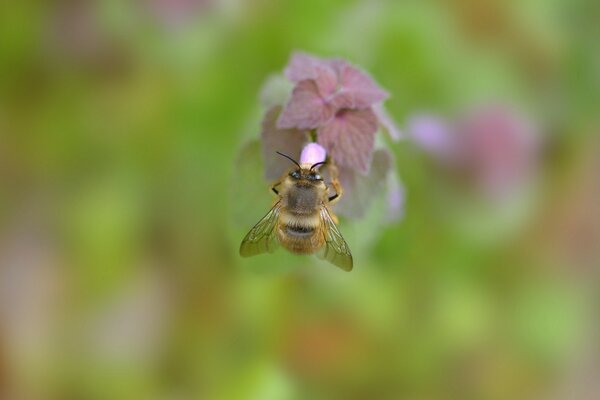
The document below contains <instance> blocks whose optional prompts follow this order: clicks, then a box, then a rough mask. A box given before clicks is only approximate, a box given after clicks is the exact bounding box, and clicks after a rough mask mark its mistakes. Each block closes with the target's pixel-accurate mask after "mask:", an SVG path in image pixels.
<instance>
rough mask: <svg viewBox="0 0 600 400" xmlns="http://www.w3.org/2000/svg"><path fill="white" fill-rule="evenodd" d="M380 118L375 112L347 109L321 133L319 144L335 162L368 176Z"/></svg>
mask: <svg viewBox="0 0 600 400" xmlns="http://www.w3.org/2000/svg"><path fill="white" fill-rule="evenodd" d="M376 132H377V117H376V116H375V113H374V112H373V111H372V110H371V109H365V110H343V111H340V112H338V113H337V114H336V116H335V117H334V118H333V119H331V120H330V121H329V122H328V123H327V124H325V125H323V126H321V127H319V129H318V130H317V140H318V142H319V143H320V144H321V145H322V146H323V147H325V148H326V149H327V151H328V153H329V154H330V155H331V156H332V157H333V159H334V161H335V162H336V163H337V164H338V165H340V166H344V167H349V168H354V169H357V170H359V171H361V172H362V173H365V174H366V173H367V172H368V171H369V167H370V165H371V156H372V152H373V147H374V145H375V133H376Z"/></svg>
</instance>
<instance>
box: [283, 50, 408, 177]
mask: <svg viewBox="0 0 600 400" xmlns="http://www.w3.org/2000/svg"><path fill="white" fill-rule="evenodd" d="M284 73H285V76H286V77H287V78H288V79H289V80H291V81H292V82H294V83H295V87H294V89H293V91H292V95H291V98H290V99H289V101H288V102H287V103H286V104H285V106H284V108H283V111H282V112H281V115H280V116H279V118H278V120H277V128H279V129H300V130H315V131H316V136H317V141H318V143H319V144H321V145H322V146H323V147H325V148H326V149H327V151H328V153H329V154H330V155H331V156H332V157H333V159H334V160H335V161H336V162H337V163H338V164H339V165H343V166H346V167H350V168H353V169H356V170H359V171H361V172H362V173H364V174H366V173H367V172H368V171H369V167H370V163H371V157H372V153H373V150H374V144H375V134H376V133H377V130H378V128H379V126H380V125H384V127H385V128H386V130H387V131H388V132H389V133H390V136H392V138H393V139H397V138H398V136H399V134H398V132H399V131H398V129H397V128H396V127H395V126H394V124H393V122H392V121H391V119H390V118H389V116H388V115H387V113H386V112H385V110H384V109H383V106H382V105H381V102H382V101H383V100H385V99H386V98H387V97H388V93H387V92H386V91H384V90H383V89H381V88H380V87H379V86H378V85H377V84H376V83H375V81H373V79H372V78H371V77H370V76H369V75H367V74H366V73H365V72H363V71H361V70H359V69H358V68H356V67H354V66H352V65H351V64H349V63H348V62H346V61H344V60H340V59H319V58H317V57H314V56H311V55H308V54H305V53H294V54H293V55H292V58H291V60H290V62H289V64H288V66H287V68H286V69H285V72H284ZM373 107H376V108H375V109H374V108H373Z"/></svg>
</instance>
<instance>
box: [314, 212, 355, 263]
mask: <svg viewBox="0 0 600 400" xmlns="http://www.w3.org/2000/svg"><path fill="white" fill-rule="evenodd" d="M320 213H321V222H322V230H323V235H325V245H324V246H323V248H322V249H321V250H320V251H319V253H317V256H318V257H319V258H322V259H324V260H327V261H329V262H330V263H332V264H333V265H336V266H338V267H340V268H341V269H343V270H345V271H351V270H352V264H353V263H352V254H351V253H350V248H349V247H348V244H347V243H346V241H345V240H344V238H343V237H342V234H341V233H340V231H339V230H338V228H337V226H336V225H335V222H333V219H332V218H331V215H330V214H329V211H328V210H327V208H326V207H321V211H320Z"/></svg>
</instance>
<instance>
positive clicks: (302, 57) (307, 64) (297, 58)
mask: <svg viewBox="0 0 600 400" xmlns="http://www.w3.org/2000/svg"><path fill="white" fill-rule="evenodd" d="M319 65H324V62H323V61H321V60H320V59H318V58H317V57H314V56H312V55H310V54H307V53H303V52H300V51H295V52H294V53H292V57H291V58H290V61H289V62H288V65H287V66H286V67H285V70H284V71H283V73H284V75H285V77H286V78H288V79H289V80H291V81H292V82H300V81H303V80H306V79H316V78H317V71H316V70H315V67H316V66H319Z"/></svg>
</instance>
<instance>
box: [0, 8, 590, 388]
mask: <svg viewBox="0 0 600 400" xmlns="http://www.w3.org/2000/svg"><path fill="white" fill-rule="evenodd" d="M598 4H600V3H598V2H594V1H593V0H589V1H584V0H574V1H573V0H525V1H502V0H483V1H481V0H458V1H450V0H439V1H432V2H425V1H392V0H390V1H383V0H382V1H378V0H373V1H369V0H361V1H339V0H336V1H329V2H323V1H316V0H298V1H287V2H285V1H275V0H246V1H242V0H223V1H217V0H197V1H193V0H137V1H131V2H122V1H117V0H105V1H98V2H91V1H89V2H88V1H83V0H82V1H79V0H65V1H49V2H35V1H13V2H3V3H2V4H1V5H0V396H1V397H2V398H3V399H4V398H6V399H466V400H467V399H561V400H562V399H582V400H583V399H585V400H589V399H593V398H599V397H600V384H599V381H598V376H600V346H599V345H598V342H599V339H600V338H599V331H598V313H597V310H598V308H597V307H598V305H599V299H598V290H597V289H598V278H599V276H598V267H599V266H600V213H599V212H598V204H600V163H599V161H598V160H600V137H599V135H598V133H599V130H600V119H599V115H600V113H599V111H600V106H599V103H600V73H599V71H600V24H599V23H598V21H599V20H600V7H599V5H598ZM296 49H299V50H305V51H309V52H312V53H314V54H317V55H319V56H324V57H331V56H339V57H343V58H346V59H348V60H350V61H352V62H354V63H356V64H358V65H360V66H362V67H364V68H365V69H366V70H368V71H369V72H370V73H371V74H372V75H373V76H374V77H375V79H376V80H377V81H378V82H379V83H380V84H381V85H382V86H383V87H384V88H386V89H387V90H388V91H389V92H390V93H391V94H392V97H391V99H390V100H389V101H388V102H387V107H388V110H389V112H390V114H392V115H393V116H394V117H395V118H396V120H397V121H398V122H399V124H400V126H401V127H403V125H404V123H405V121H406V119H407V118H408V117H409V116H410V115H412V114H413V113H415V112H418V111H421V110H429V111H432V112H434V113H437V114H440V115H445V116H448V117H451V118H452V117H453V116H456V115H459V114H460V113H462V112H464V110H466V109H469V108H470V107H473V106H476V105H478V104H484V103H487V102H502V103H505V104H510V105H511V106H513V107H515V108H517V109H518V110H520V111H522V112H523V113H526V114H527V115H529V116H531V118H532V119H533V120H534V121H536V123H537V125H538V127H539V129H540V131H541V133H542V136H543V139H544V146H543V152H542V156H541V157H540V160H539V166H540V172H539V174H538V175H537V177H536V178H535V182H534V184H532V186H534V187H535V189H532V190H531V192H532V193H530V194H528V195H527V196H526V198H517V199H513V200H512V201H511V202H510V204H508V203H506V204H504V203H502V204H493V205H492V204H483V205H481V204H479V205H478V206H475V205H474V203H472V202H470V200H466V199H467V198H469V196H468V195H466V194H464V196H463V194H462V193H461V188H460V187H455V188H453V189H452V188H451V189H448V187H447V186H449V185H450V184H449V183H447V182H446V180H445V178H444V174H443V173H441V172H442V171H440V167H439V166H436V164H435V162H433V161H432V160H431V159H430V157H428V156H427V155H426V154H424V153H423V152H421V151H420V150H419V149H418V148H417V146H415V145H414V144H413V143H412V142H411V141H410V140H404V141H401V142H399V143H395V144H393V145H391V149H392V151H393V152H394V154H395V156H396V159H397V170H398V174H399V176H400V178H401V180H402V181H403V184H404V186H405V191H406V204H405V211H404V219H403V220H402V221H401V222H400V223H398V224H394V225H391V226H381V225H378V224H376V223H374V222H373V219H366V220H363V221H358V222H352V221H343V223H342V232H344V234H345V236H346V238H347V240H348V242H349V244H350V246H351V248H352V249H353V250H354V256H355V270H354V271H352V272H351V273H344V272H343V271H341V270H338V269H336V268H335V267H332V266H330V265H328V264H324V263H322V262H320V261H317V260H316V259H314V258H310V257H296V256H292V255H290V254H287V253H285V252H283V251H281V252H278V253H277V254H274V255H272V256H271V255H269V256H260V257H256V258H254V259H249V260H246V259H240V258H239V256H238V245H239V242H240V240H241V239H242V237H243V235H244V234H245V233H246V231H247V230H248V229H249V228H250V227H251V226H252V224H253V223H254V222H255V221H257V220H258V218H259V217H260V216H262V215H263V214H264V213H265V212H266V210H267V208H268V206H269V198H270V197H269V195H268V186H267V183H265V182H263V181H260V180H257V181H252V179H249V178H248V176H250V175H246V174H240V173H239V171H238V170H236V169H235V165H236V159H238V152H239V150H240V149H241V148H242V146H243V145H244V143H245V142H246V141H247V140H249V139H251V138H257V137H258V135H259V131H260V118H261V115H262V112H263V111H264V110H262V109H261V106H260V104H259V102H258V94H259V91H260V88H261V85H262V83H263V81H264V80H265V79H266V78H267V77H268V76H269V75H270V74H272V73H274V72H278V71H281V69H282V68H283V67H284V66H285V64H286V62H287V60H288V58H289V55H290V53H291V52H292V51H293V50H296ZM256 169H257V170H259V169H260V165H257V166H256ZM254 172H255V173H256V174H258V175H256V176H260V174H261V171H254ZM245 188H248V189H247V190H254V191H262V190H264V192H265V196H266V197H265V199H266V201H265V202H264V203H263V202H260V203H257V202H255V201H252V200H250V199H251V198H252V197H251V196H248V197H246V196H245V195H244V192H245V191H246V189H245ZM448 190H450V191H451V192H452V193H453V194H451V195H450V194H448ZM374 207H376V206H375V205H374ZM365 238H367V239H365Z"/></svg>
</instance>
